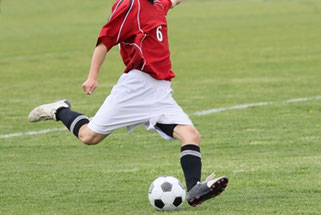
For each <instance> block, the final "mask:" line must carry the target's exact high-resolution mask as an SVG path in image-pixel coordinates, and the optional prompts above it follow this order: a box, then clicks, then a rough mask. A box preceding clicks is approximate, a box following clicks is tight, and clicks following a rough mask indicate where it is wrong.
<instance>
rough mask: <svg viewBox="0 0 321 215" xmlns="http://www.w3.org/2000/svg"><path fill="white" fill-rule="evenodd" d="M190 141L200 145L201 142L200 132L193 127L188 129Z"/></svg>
mask: <svg viewBox="0 0 321 215" xmlns="http://www.w3.org/2000/svg"><path fill="white" fill-rule="evenodd" d="M189 142H190V143H192V144H194V145H197V146H200V144H201V135H200V133H199V132H198V131H197V130H196V129H195V128H193V129H191V131H190V141H189Z"/></svg>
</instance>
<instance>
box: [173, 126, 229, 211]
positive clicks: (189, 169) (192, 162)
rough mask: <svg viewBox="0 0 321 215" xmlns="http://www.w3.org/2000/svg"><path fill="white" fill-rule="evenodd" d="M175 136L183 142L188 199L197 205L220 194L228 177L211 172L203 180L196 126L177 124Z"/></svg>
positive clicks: (183, 161)
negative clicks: (217, 175) (218, 176)
mask: <svg viewBox="0 0 321 215" xmlns="http://www.w3.org/2000/svg"><path fill="white" fill-rule="evenodd" d="M173 137H174V138H176V139H179V140H180V141H181V142H182V148H181V165H182V169H183V171H184V175H185V180H186V186H187V201H188V203H189V204H190V205H192V206H194V207H195V206H196V205H198V204H202V202H203V201H205V200H208V199H210V198H213V197H215V196H218V195H219V194H220V193H221V192H223V191H224V189H225V188H226V186H227V183H228V179H227V177H224V176H223V177H220V178H215V175H214V174H211V175H210V176H209V177H207V179H206V180H205V181H204V182H201V170H202V161H201V159H202V158H201V151H200V143H201V137H200V134H199V132H198V131H197V129H196V128H195V127H194V126H191V125H177V126H176V127H175V128H174V130H173Z"/></svg>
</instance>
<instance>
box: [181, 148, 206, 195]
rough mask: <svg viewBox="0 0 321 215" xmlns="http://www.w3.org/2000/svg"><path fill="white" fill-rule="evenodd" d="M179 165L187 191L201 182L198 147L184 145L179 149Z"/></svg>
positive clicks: (200, 163)
mask: <svg viewBox="0 0 321 215" xmlns="http://www.w3.org/2000/svg"><path fill="white" fill-rule="evenodd" d="M181 165H182V169H183V171H184V175H185V180H186V186H187V191H189V190H190V189H192V187H193V186H194V185H195V184H197V182H198V181H201V171H202V161H201V152H200V147H199V146H196V145H185V146H183V147H182V148H181Z"/></svg>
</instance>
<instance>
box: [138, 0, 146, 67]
mask: <svg viewBox="0 0 321 215" xmlns="http://www.w3.org/2000/svg"><path fill="white" fill-rule="evenodd" d="M137 2H138V12H137V25H138V29H139V30H140V32H142V33H143V34H144V37H143V39H142V40H141V41H140V44H139V45H140V46H139V47H140V50H141V54H142V58H143V59H144V64H143V66H142V68H141V69H140V70H143V69H144V67H145V65H146V59H145V57H144V53H143V41H144V40H145V38H146V36H147V35H146V34H145V32H144V31H143V29H142V28H141V26H140V0H137Z"/></svg>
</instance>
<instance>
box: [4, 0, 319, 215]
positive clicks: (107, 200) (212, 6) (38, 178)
mask: <svg viewBox="0 0 321 215" xmlns="http://www.w3.org/2000/svg"><path fill="white" fill-rule="evenodd" d="M112 3H113V1H112V0H108V1H75V0H69V1H54V2H53V1H40V0H30V1H22V0H15V1H13V0H10V1H9V0H4V1H1V13H0V73H1V78H0V110H1V111H0V135H4V134H10V133H16V132H28V131H38V130H42V129H47V128H61V127H62V125H60V124H57V123H54V122H43V123H35V124H31V123H29V122H28V121H27V119H26V117H27V115H28V113H29V111H30V110H31V109H32V108H33V107H34V106H35V105H38V104H42V103H46V102H51V101H54V100H57V99H61V98H69V99H70V100H71V101H72V103H73V107H74V108H75V110H77V111H79V112H83V113H86V114H88V115H89V116H92V115H93V114H94V113H95V112H96V110H97V109H98V108H99V106H100V104H101V103H102V102H103V100H104V99H105V97H106V95H108V93H109V92H110V90H111V88H112V86H113V84H115V83H116V81H117V79H118V77H119V76H120V75H121V71H122V70H123V64H122V62H121V60H120V57H119V54H118V51H117V49H116V48H115V49H113V50H112V51H111V52H110V53H109V55H108V57H107V61H106V63H105V65H104V66H103V68H102V71H101V74H100V86H99V88H98V89H97V90H96V91H95V93H94V95H92V96H85V95H84V94H83V92H82V89H81V84H82V83H83V81H84V80H85V79H86V77H87V72H88V69H89V64H90V60H91V55H92V51H93V48H94V46H95V42H96V38H97V35H98V33H99V30H100V28H101V26H102V25H103V24H104V22H105V20H106V18H107V17H108V15H109V11H110V6H111V5H112ZM168 22H169V33H170V45H171V52H172V61H173V69H174V71H175V72H176V75H177V77H176V78H175V79H174V80H173V85H172V87H173V89H174V90H175V93H174V97H175V99H176V100H177V101H178V103H179V104H180V105H181V106H182V107H183V108H184V110H185V111H186V112H187V113H188V114H191V118H192V120H193V122H194V124H195V126H196V127H197V128H198V130H199V131H200V133H201V134H202V156H203V174H204V178H205V176H206V175H208V174H210V173H211V172H212V170H213V169H215V170H216V172H217V174H218V175H226V176H228V177H229V179H230V183H229V187H228V188H227V190H226V192H224V193H223V194H222V195H221V196H220V197H218V198H216V199H214V200H211V201H207V202H205V203H204V204H203V205H201V206H199V207H196V208H191V207H190V206H188V205H187V204H185V205H184V206H183V208H182V210H180V211H178V212H173V214H182V215H185V214H186V215H191V214H197V215H201V214H204V215H205V214H206V215H208V214H224V215H229V214H237V215H239V214H319V213H320V211H321V206H320V196H321V145H320V144H321V133H320V130H321V124H320V121H321V106H320V100H317V99H313V100H309V101H305V102H298V103H282V101H284V100H287V99H292V98H301V97H303V98H306V97H313V96H319V95H321V92H320V81H321V72H320V71H321V61H320V53H321V28H320V23H321V2H320V1H319V0H293V1H290V0H261V1H254V0H237V1H236V0H235V1H228V0H225V1H223V0H186V1H185V2H184V3H183V4H181V5H180V6H179V7H177V8H175V9H174V10H173V11H171V12H170V14H169V15H168ZM265 101H272V102H275V103H273V104H272V105H268V106H261V107H252V108H248V109H243V110H230V111H226V112H221V113H216V114H210V115H206V116H196V115H193V113H194V112H196V111H201V110H207V109H212V108H219V107H229V106H233V105H238V104H248V103H255V102H265ZM179 150H180V144H179V142H177V141H176V142H166V141H164V140H162V139H161V138H160V137H159V136H158V135H157V134H155V133H148V132H146V131H145V129H143V128H140V129H138V130H137V131H136V132H135V133H133V134H131V135H130V136H128V135H127V134H126V131H125V130H124V129H122V130H119V131H117V132H115V133H114V134H113V135H111V136H110V137H109V138H108V139H106V140H105V141H103V142H102V143H101V144H99V145H97V146H94V147H88V146H86V145H84V144H82V143H80V142H79V141H78V140H77V139H76V138H74V137H73V136H72V135H71V134H69V132H68V131H57V132H51V133H47V134H40V135H30V136H20V137H12V138H0V214H5V215H7V214H9V215H10V214H14V215H19V214H68V215H69V214H84V215H85V214H86V215H87V214H95V215H97V214H134V215H135V214H137V215H138V214H146V215H147V214H148V215H149V214H160V213H159V212H156V211H155V210H154V209H153V208H152V207H151V206H150V205H149V202H148V199H147V190H148V187H149V184H150V183H151V182H152V181H153V180H154V179H155V178H156V177H157V176H159V175H173V176H175V177H177V178H179V179H180V180H182V181H183V180H184V178H183V173H182V171H181V168H180V164H179Z"/></svg>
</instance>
